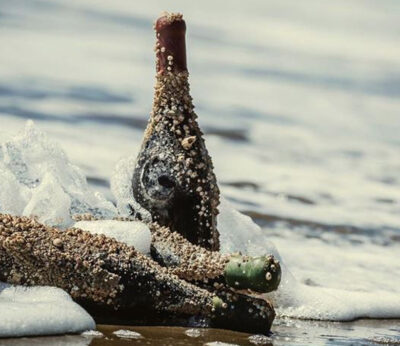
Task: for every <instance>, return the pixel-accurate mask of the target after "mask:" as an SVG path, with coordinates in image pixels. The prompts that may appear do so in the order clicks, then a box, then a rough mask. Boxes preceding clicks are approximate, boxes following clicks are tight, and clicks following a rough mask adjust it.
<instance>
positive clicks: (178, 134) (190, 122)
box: [132, 14, 219, 250]
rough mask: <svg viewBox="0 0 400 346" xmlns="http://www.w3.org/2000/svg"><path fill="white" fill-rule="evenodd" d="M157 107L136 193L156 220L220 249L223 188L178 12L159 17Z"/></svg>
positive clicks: (139, 165)
mask: <svg viewBox="0 0 400 346" xmlns="http://www.w3.org/2000/svg"><path fill="white" fill-rule="evenodd" d="M155 31H156V37H157V41H156V47H155V50H156V71H157V74H156V85H155V94H154V102H153V109H152V112H151V117H150V120H149V123H148V126H147V129H146V132H145V135H144V140H143V144H142V148H141V150H140V153H139V155H138V158H137V162H136V166H135V171H134V174H133V179H132V186H133V195H134V198H135V200H136V202H138V203H139V204H140V205H141V206H142V207H144V208H145V209H147V210H148V211H149V212H150V213H151V215H152V217H153V221H156V222H157V223H159V224H160V225H163V226H168V227H170V228H171V230H173V231H177V232H179V233H180V234H182V235H183V236H184V237H185V238H186V239H188V240H189V241H190V242H192V243H193V244H196V245H200V246H202V247H204V248H207V249H209V250H218V249H219V239H218V231H217V229H216V217H217V214H218V209H217V206H218V204H219V190H218V186H217V182H216V178H215V175H214V173H213V164H212V162H211V158H210V156H209V155H208V152H207V149H206V147H205V143H204V139H203V137H202V132H201V130H200V128H199V126H198V123H197V120H196V118H197V116H196V114H195V112H194V106H193V103H192V98H191V96H190V93H189V82H188V76H189V74H188V70H187V66H186V47H185V31H186V24H185V21H184V20H183V19H182V15H180V14H165V15H163V16H161V17H160V18H159V19H158V20H157V21H156V23H155Z"/></svg>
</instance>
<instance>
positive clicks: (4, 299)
mask: <svg viewBox="0 0 400 346" xmlns="http://www.w3.org/2000/svg"><path fill="white" fill-rule="evenodd" d="M0 311H1V313H0V337H16V336H28V335H48V334H64V333H78V332H82V331H84V330H88V329H94V328H95V323H94V320H93V318H92V317H90V315H89V314H88V313H87V312H86V311H85V310H84V309H82V308H81V307H80V306H79V305H78V304H76V303H74V302H73V301H72V299H71V297H70V296H69V295H68V294H67V293H65V292H64V291H63V290H61V289H58V288H54V287H29V288H27V287H22V286H11V285H7V284H4V283H0Z"/></svg>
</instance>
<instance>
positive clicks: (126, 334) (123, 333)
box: [113, 329, 143, 339]
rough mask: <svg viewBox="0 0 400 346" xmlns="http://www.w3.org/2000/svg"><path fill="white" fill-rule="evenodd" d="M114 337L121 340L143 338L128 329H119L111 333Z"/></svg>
mask: <svg viewBox="0 0 400 346" xmlns="http://www.w3.org/2000/svg"><path fill="white" fill-rule="evenodd" d="M113 334H115V335H116V336H118V337H120V338H122V339H141V338H143V336H142V334H140V333H138V332H134V331H133V330H128V329H119V330H116V331H115V332H113Z"/></svg>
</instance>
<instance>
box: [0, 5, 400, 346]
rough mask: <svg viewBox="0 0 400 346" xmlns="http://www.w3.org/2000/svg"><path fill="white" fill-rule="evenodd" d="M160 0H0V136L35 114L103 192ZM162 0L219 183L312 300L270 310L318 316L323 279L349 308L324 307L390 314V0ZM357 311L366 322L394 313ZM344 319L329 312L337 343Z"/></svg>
mask: <svg viewBox="0 0 400 346" xmlns="http://www.w3.org/2000/svg"><path fill="white" fill-rule="evenodd" d="M164 6H165V5H163V4H162V2H157V1H146V2H145V3H141V4H140V6H137V5H136V6H134V5H132V3H131V2H130V1H123V0H116V1H113V2H109V1H92V0H82V1H79V2H78V1H69V2H64V1H47V0H40V1H39V0H35V1H31V0H17V1H8V2H4V1H3V2H1V3H0V27H1V30H0V42H1V43H2V45H1V47H2V48H1V54H0V75H1V76H2V77H1V79H0V142H3V141H4V140H5V139H7V138H10V137H11V136H12V135H14V134H15V132H17V131H19V130H21V129H22V128H23V127H24V124H25V122H26V120H27V119H33V120H34V121H35V123H36V126H37V127H39V128H40V129H43V130H45V131H46V132H47V133H48V134H49V137H50V138H51V139H53V140H55V141H56V142H58V143H60V144H61V146H62V147H63V149H64V150H65V151H66V152H67V154H68V156H69V158H70V159H71V161H72V162H73V163H74V164H76V165H77V166H79V167H81V168H82V169H83V171H84V173H85V175H86V176H87V177H88V182H89V183H90V184H91V186H92V187H93V188H95V189H96V190H100V191H102V192H103V193H104V194H105V195H106V196H107V197H108V198H109V199H113V196H112V194H111V192H110V188H109V178H110V176H111V174H112V171H113V169H114V167H115V164H116V162H117V161H118V160H119V158H121V157H124V156H127V155H132V154H135V153H136V152H137V150H138V148H139V145H140V142H141V138H142V131H143V128H144V126H145V124H146V122H147V119H148V114H149V111H150V109H151V100H152V90H153V89H152V88H153V82H154V79H153V75H154V63H153V61H154V57H153V51H152V48H153V44H154V34H153V31H152V30H151V25H152V21H153V19H154V18H155V17H156V16H157V15H158V14H159V13H160V11H161V10H163V9H165V8H164ZM171 9H172V10H179V11H182V12H183V13H184V14H185V17H186V19H187V23H188V34H187V35H188V37H187V40H188V44H187V45H188V62H189V68H190V71H191V79H190V80H191V86H192V95H193V97H194V100H195V105H196V106H197V113H198V115H199V122H200V125H201V126H202V128H203V129H204V130H205V131H204V132H205V133H206V141H207V146H208V148H209V151H210V153H211V155H212V157H213V161H214V164H215V169H216V174H217V177H218V179H219V183H220V186H221V190H222V193H223V194H224V196H225V197H226V198H227V199H228V200H229V201H230V202H231V203H233V204H234V206H235V207H237V208H238V209H239V210H241V211H243V212H245V213H247V214H248V215H250V216H252V217H253V219H254V220H255V221H256V222H257V223H259V224H260V225H261V226H262V229H263V231H264V232H265V235H266V237H267V238H268V239H269V240H271V241H272V242H273V243H274V244H275V245H276V246H277V248H278V250H279V252H280V254H281V257H282V259H283V261H284V262H285V263H286V265H287V267H288V268H289V269H290V271H291V272H292V274H293V275H294V276H295V277H296V278H297V280H298V282H300V283H301V284H304V285H305V287H309V291H308V292H307V294H305V295H303V296H301V297H300V298H301V299H305V300H307V299H308V300H312V298H313V297H314V296H315V295H317V296H318V294H319V296H318V297H319V298H321V306H320V307H319V308H318V309H310V308H309V306H310V305H307V304H305V305H306V306H304V307H301V306H300V309H296V310H293V309H290V304H288V305H289V306H283V305H279V306H277V309H278V313H279V314H280V315H289V316H295V317H296V316H297V317H311V318H313V317H314V318H318V317H320V316H321V315H319V313H320V310H321V309H322V310H323V308H325V309H327V307H328V308H329V309H330V310H332V309H331V306H330V305H327V301H326V300H325V298H326V297H327V296H332V295H333V296H335V294H336V293H337V297H336V299H338V300H339V301H341V302H342V303H343V305H345V306H347V307H350V310H351V313H350V314H349V313H348V311H345V313H343V311H344V310H343V309H342V310H340V311H331V315H332V314H333V315H334V314H336V316H341V317H342V318H343V317H345V315H346V314H347V315H346V316H348V317H349V319H351V318H356V317H368V316H369V317H387V316H389V315H390V316H392V317H400V316H399V315H396V314H395V313H396V312H397V311H399V310H400V264H399V263H400V261H399V255H398V254H399V251H400V241H399V240H400V159H399V150H400V139H399V136H398V133H399V132H400V121H399V118H398V110H399V109H400V98H399V95H400V62H399V60H398V57H399V56H400V45H399V44H398V37H399V32H400V24H399V23H400V20H399V15H398V13H399V3H398V2H397V1H389V0H387V1H380V2H374V1H369V2H359V1H335V2H320V1H316V0H315V1H314V0H309V1H307V4H306V5H304V4H300V3H295V2H291V1H279V2H272V1H251V2H249V3H248V4H247V3H244V2H241V1H231V2H230V6H229V8H226V5H225V4H224V3H223V2H220V3H215V2H212V1H208V0H207V1H202V2H201V3H198V4H189V3H188V2H185V1H176V2H174V6H173V7H172V8H171ZM211 9H212V10H211ZM221 18H224V20H221ZM302 287H303V286H302ZM319 288H321V289H319ZM323 289H325V290H330V291H329V294H328V295H326V294H325V293H321V292H324V291H323ZM335 289H342V290H344V291H346V292H348V295H346V294H344V293H343V291H341V292H340V293H338V292H337V291H332V290H335ZM335 292H336V293H335ZM346 292H345V293H346ZM365 294H370V297H369V298H368V296H365ZM357 297H363V298H362V299H361V298H359V300H357ZM371 297H373V299H371ZM279 301H280V302H281V301H282V298H280V300H279ZM286 301H287V300H286ZM329 301H330V302H331V304H335V300H333V301H332V300H329ZM336 301H337V300H336ZM332 302H333V303H332ZM366 302H371V304H366ZM307 303H308V302H307ZM323 304H325V305H323ZM382 307H383V308H382ZM389 307H390V308H391V309H389ZM307 308H308V310H307ZM340 314H342V315H340ZM294 323H297V322H294ZM299 323H301V324H302V325H304V326H308V327H304V328H311V329H312V330H320V329H318V328H321V329H325V328H326V329H327V330H329V328H330V327H328V326H330V324H324V323H323V322H321V323H322V324H321V326H322V327H318V326H317V325H316V324H315V323H314V322H299ZM358 323H361V322H355V324H354V325H356V326H358ZM363 323H364V322H363ZM365 323H372V324H373V325H376V326H378V327H377V328H378V331H377V335H378V336H379V335H380V334H379V333H382V335H390V334H391V332H392V331H391V329H392V324H391V323H395V322H384V321H376V322H374V321H368V322H365ZM350 325H351V324H337V325H336V324H333V326H340V327H337V329H338V330H339V332H338V334H340V335H341V336H342V337H343V338H344V339H345V340H347V341H349V340H353V339H352V338H353V336H351V335H350V334H349V333H347V332H346V333H344V332H343V331H344V330H347V329H346V328H351V327H346V326H350ZM361 325H362V324H361ZM281 328H282V327H281V326H280V325H279V323H278V324H275V326H274V332H275V333H276V334H277V335H279V333H278V331H279V330H281ZM285 328H286V329H285V330H289V329H291V327H285ZM335 328H336V327H335ZM360 328H361V327H360ZM363 328H364V327H362V328H361V330H364V331H365V330H367V329H369V328H368V327H365V328H364V329H363ZM293 330H296V329H293ZM355 330H359V329H358V327H356V328H355ZM166 333H167V332H166ZM210 333H213V332H212V331H210ZM294 333H295V336H294V342H297V341H296V340H299V341H298V342H299V343H300V344H301V340H303V339H301V338H302V337H303V336H301V334H300V333H297V332H294ZM324 333H325V332H323V331H322V330H321V331H318V332H316V335H315V337H316V339H317V340H319V339H318V338H319V336H318V335H321V334H324ZM329 333H330V332H329ZM329 333H327V334H329ZM397 333H398V330H397ZM356 334H357V333H356ZM310 335H314V334H312V333H311V334H310ZM354 338H356V339H359V340H361V339H362V338H364V336H363V335H362V333H359V334H357V336H354ZM322 340H324V342H326V343H340V342H342V341H343V340H342V341H341V340H340V339H334V340H333V341H329V338H328V337H326V338H325V339H322ZM231 342H233V341H231ZM276 342H280V341H279V340H274V344H275V343H276Z"/></svg>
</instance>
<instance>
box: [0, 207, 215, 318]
mask: <svg viewBox="0 0 400 346" xmlns="http://www.w3.org/2000/svg"><path fill="white" fill-rule="evenodd" d="M0 281H7V282H9V283H12V284H21V285H28V286H33V285H50V286H57V287H60V288H62V289H64V290H65V291H67V292H68V293H69V294H70V295H71V296H72V297H73V298H74V299H76V300H78V301H88V302H92V303H95V304H98V305H104V306H106V305H108V306H112V307H114V308H116V309H118V308H128V307H135V306H139V307H141V305H143V304H144V305H145V307H146V308H147V309H154V310H166V311H169V312H175V313H181V314H191V315H192V314H210V313H211V310H212V309H213V298H214V295H213V294H211V293H209V292H207V291H206V290H203V289H201V288H198V287H196V286H194V285H191V284H189V283H186V282H185V281H183V280H180V279H179V278H178V277H176V276H174V275H172V274H171V273H169V272H168V271H167V269H166V268H163V267H161V266H159V265H158V264H157V263H156V262H154V261H153V260H152V259H150V258H148V257H147V256H145V255H143V254H141V253H138V252H137V251H135V249H134V248H132V247H129V246H128V245H126V244H123V243H119V242H117V241H116V240H114V239H111V238H107V237H106V236H104V235H93V234H90V233H88V232H85V231H82V230H80V229H77V228H70V229H67V230H65V231H62V230H59V229H56V228H53V227H48V226H45V225H43V224H41V223H39V222H38V221H36V220H35V219H33V218H27V217H17V216H11V215H6V214H0Z"/></svg>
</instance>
